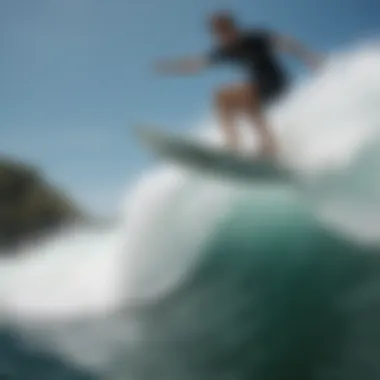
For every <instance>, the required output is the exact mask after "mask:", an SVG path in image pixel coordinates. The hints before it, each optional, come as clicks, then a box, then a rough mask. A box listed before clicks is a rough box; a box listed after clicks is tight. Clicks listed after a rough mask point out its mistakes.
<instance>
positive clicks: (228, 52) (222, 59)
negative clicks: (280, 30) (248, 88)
mask: <svg viewBox="0 0 380 380" xmlns="http://www.w3.org/2000/svg"><path fill="white" fill-rule="evenodd" d="M208 61H209V62H210V63H211V64H219V63H232V64H237V65H238V66H240V67H242V68H243V69H244V70H246V71H247V73H248V75H249V77H250V79H251V80H257V81H259V82H261V81H273V80H275V81H276V80H280V81H283V80H285V78H286V73H285V71H284V70H283V68H282V66H281V64H280V62H279V61H278V59H277V58H276V57H275V52H274V44H273V38H272V35H271V34H270V33H268V32H266V31H264V30H254V31H248V32H244V33H243V34H242V35H241V37H239V38H238V39H237V40H236V42H234V43H233V44H231V45H229V46H227V47H224V46H222V47H217V48H216V49H215V50H214V51H212V52H211V53H210V54H209V55H208Z"/></svg>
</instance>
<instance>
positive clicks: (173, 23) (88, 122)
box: [0, 0, 380, 210]
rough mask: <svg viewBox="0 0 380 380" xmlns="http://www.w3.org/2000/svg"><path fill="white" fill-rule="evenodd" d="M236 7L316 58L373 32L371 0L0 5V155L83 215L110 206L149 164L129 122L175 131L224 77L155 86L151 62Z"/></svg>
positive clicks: (375, 11) (201, 34) (180, 48)
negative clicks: (61, 190)
mask: <svg viewBox="0 0 380 380" xmlns="http://www.w3.org/2000/svg"><path fill="white" fill-rule="evenodd" d="M219 8H227V9H231V10H234V11H236V14H237V15H238V16H240V18H241V19H242V22H244V23H245V24H246V25H250V24H252V25H255V24H256V23H259V24H260V25H264V26H268V27H272V28H274V29H276V30H279V31H283V32H286V33H288V34H292V35H295V36H296V37H298V38H299V39H301V40H302V41H304V42H305V43H307V44H309V45H310V46H311V47H314V48H316V49H318V50H322V51H325V50H327V51H332V50H334V49H335V48H339V47H342V46H345V45H347V44H350V43H351V42H353V41H355V40H357V39H360V38H364V37H366V36H372V35H373V34H376V33H378V32H379V31H380V22H379V15H380V2H379V1H378V0H360V1H359V0H321V1H317V0H231V1H227V0H1V1H0V53H1V54H0V151H1V153H7V154H12V155H16V156H17V157H21V158H25V159H28V160H30V161H31V162H33V163H35V164H37V165H38V166H40V167H42V168H43V169H44V170H45V171H46V172H47V174H48V175H49V176H50V177H51V178H53V179H54V181H56V182H57V183H59V184H62V185H63V186H64V187H65V188H67V189H68V190H69V191H71V192H73V193H74V194H75V195H77V196H78V198H79V199H80V200H82V201H85V202H86V204H88V205H90V206H91V207H92V208H95V209H101V210H103V209H105V208H107V207H108V206H109V205H115V202H117V201H118V200H120V197H121V196H122V194H123V191H124V189H125V186H126V185H127V184H128V183H130V182H133V181H134V179H135V178H136V177H137V176H138V173H139V171H140V169H141V168H143V167H146V166H147V165H148V164H149V160H150V158H149V156H148V155H147V154H146V152H145V151H144V150H142V149H140V146H139V145H138V144H137V143H136V141H135V139H134V138H133V135H132V134H131V132H130V129H131V127H132V126H133V125H134V124H135V123H144V122H146V123H154V124H159V125H163V126H167V127H168V129H171V130H175V129H178V130H179V131H183V130H185V129H186V128H188V127H189V126H191V125H192V124H193V123H196V122H198V121H200V120H201V119H202V117H204V116H205V115H206V114H207V113H208V112H209V111H210V102H209V101H210V97H211V94H212V90H213V88H214V87H215V86H216V85H217V84H218V83H220V82H221V81H224V80H226V79H228V78H229V76H231V75H232V74H231V73H230V72H227V71H223V70H218V71H214V72H209V73H205V74H203V75H201V76H199V77H192V78H168V79H166V78H165V79H164V78H159V77H157V76H155V75H154V74H153V73H152V72H151V70H150V69H151V63H152V61H154V60H155V59H156V58H160V57H166V56H169V57H171V56H176V55H186V54H188V53H190V54H192V53H198V52H203V51H207V49H208V48H209V46H210V43H211V41H210V39H209V36H208V35H207V30H206V29H205V26H204V19H205V16H206V15H207V14H209V13H210V12H211V11H213V10H216V9H219Z"/></svg>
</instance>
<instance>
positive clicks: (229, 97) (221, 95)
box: [215, 87, 240, 150]
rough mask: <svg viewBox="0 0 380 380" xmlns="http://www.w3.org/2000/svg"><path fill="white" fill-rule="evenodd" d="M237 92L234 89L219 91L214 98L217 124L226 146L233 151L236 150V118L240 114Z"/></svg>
mask: <svg viewBox="0 0 380 380" xmlns="http://www.w3.org/2000/svg"><path fill="white" fill-rule="evenodd" d="M238 94H239V91H238V90H237V88H236V87H228V88H223V89H221V90H219V91H218V92H217V93H216V96H215V106H216V110H217V113H218V117H219V122H220V125H221V127H222V130H223V134H224V136H225V139H226V143H227V146H228V147H229V148H231V149H233V150H237V149H238V145H239V144H238V134H237V130H236V126H235V121H236V117H237V116H238V115H237V114H238V112H240V105H239V96H238Z"/></svg>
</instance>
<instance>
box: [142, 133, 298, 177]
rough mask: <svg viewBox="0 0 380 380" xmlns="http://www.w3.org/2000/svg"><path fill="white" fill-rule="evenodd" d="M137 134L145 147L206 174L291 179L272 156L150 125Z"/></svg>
mask: <svg viewBox="0 0 380 380" xmlns="http://www.w3.org/2000/svg"><path fill="white" fill-rule="evenodd" d="M136 134H137V137H138V138H139V139H140V141H141V142H142V143H143V144H144V145H145V146H146V147H147V148H149V149H150V150H151V151H153V152H154V153H155V154H157V155H158V156H160V157H161V158H163V159H165V160H167V161H172V162H174V163H176V164H180V165H182V166H184V167H188V168H192V169H196V170H197V171H200V172H207V174H208V175H214V176H223V177H229V178H235V179H240V180H248V181H252V180H256V181H258V180H260V181H270V182H273V181H277V182H284V181H285V182H291V181H292V177H293V176H292V174H291V172H290V171H289V170H288V169H286V168H285V167H284V166H283V165H281V164H280V162H276V161H274V160H273V159H269V158H267V159H264V158H260V159H259V158H257V159H254V158H253V157H245V156H239V155H238V154H235V153H232V152H230V151H228V150H226V149H223V148H218V147H212V146H209V145H207V144H206V143H204V142H201V141H198V140H195V139H194V138H191V137H188V136H179V135H176V134H173V133H170V132H164V131H162V130H158V129H155V128H151V127H138V128H136Z"/></svg>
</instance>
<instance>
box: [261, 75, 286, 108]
mask: <svg viewBox="0 0 380 380" xmlns="http://www.w3.org/2000/svg"><path fill="white" fill-rule="evenodd" d="M255 87H256V88H257V89H258V92H259V97H260V102H261V104H262V105H263V106H266V105H268V104H270V103H272V102H274V101H276V100H277V99H278V98H279V97H280V96H281V95H282V94H283V93H284V92H285V91H286V89H287V88H288V81H287V80H286V78H285V77H283V76H267V77H263V78H260V79H259V80H256V81H255Z"/></svg>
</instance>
